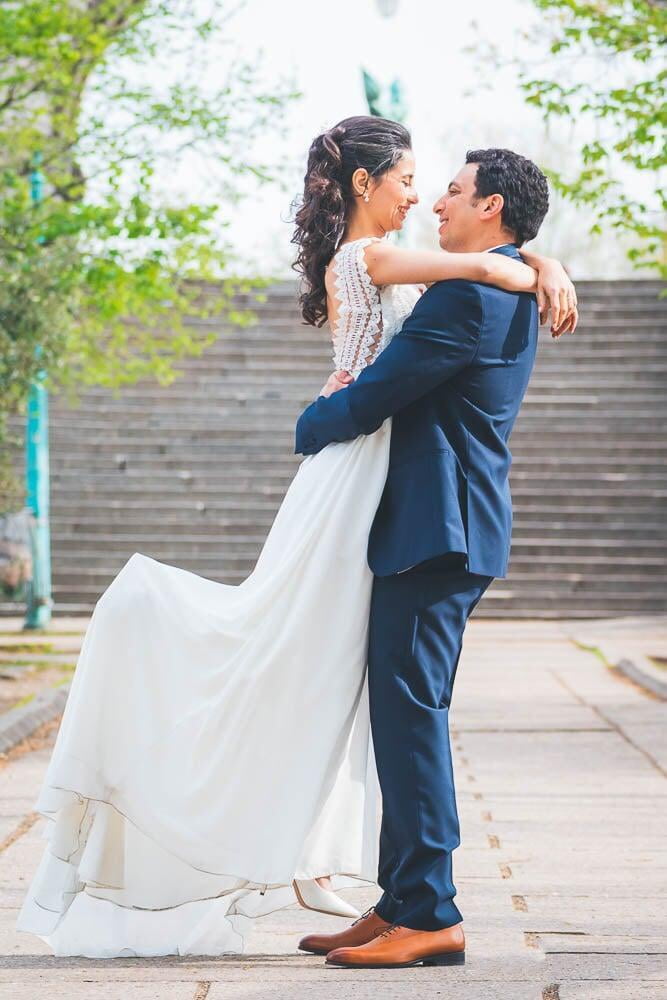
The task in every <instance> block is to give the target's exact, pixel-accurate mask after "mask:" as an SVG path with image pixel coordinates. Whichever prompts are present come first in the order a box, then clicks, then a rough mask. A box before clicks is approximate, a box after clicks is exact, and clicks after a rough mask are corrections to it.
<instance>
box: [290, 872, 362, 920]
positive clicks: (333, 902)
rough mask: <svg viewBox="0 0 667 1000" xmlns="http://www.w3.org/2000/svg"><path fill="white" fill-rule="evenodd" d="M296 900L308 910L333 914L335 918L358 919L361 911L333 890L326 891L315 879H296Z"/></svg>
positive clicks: (293, 883)
mask: <svg viewBox="0 0 667 1000" xmlns="http://www.w3.org/2000/svg"><path fill="white" fill-rule="evenodd" d="M292 886H293V888H294V892H295V893H296V898H297V899H298V900H299V903H300V904H301V906H303V907H305V908H306V909H307V910H318V911H319V912H320V913H331V914H332V915H333V916H334V917H358V916H359V915H360V914H359V910H356V909H355V908H354V906H350V904H349V903H346V902H345V900H344V899H341V898H340V896H337V895H336V893H335V892H333V891H332V890H331V889H324V888H322V886H321V885H320V883H319V882H316V881H315V879H314V878H308V879H300V878H295V879H294V881H293V882H292Z"/></svg>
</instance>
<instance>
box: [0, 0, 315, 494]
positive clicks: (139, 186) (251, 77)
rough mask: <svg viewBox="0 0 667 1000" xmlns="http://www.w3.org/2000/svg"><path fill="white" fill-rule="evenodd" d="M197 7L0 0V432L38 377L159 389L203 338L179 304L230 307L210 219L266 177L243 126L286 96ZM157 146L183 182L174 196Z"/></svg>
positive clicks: (276, 116) (273, 115)
mask: <svg viewBox="0 0 667 1000" xmlns="http://www.w3.org/2000/svg"><path fill="white" fill-rule="evenodd" d="M208 3H209V5H208V8H207V10H206V11H205V12H203V13H202V4H201V3H200V4H197V5H193V4H191V3H189V2H186V0H10V2H8V3H3V4H2V5H0V443H1V442H2V440H3V428H5V427H6V418H7V414H9V413H12V412H15V411H16V410H17V409H19V408H20V407H21V405H22V403H23V402H24V400H25V399H26V396H27V392H28V387H29V385H30V383H31V382H32V381H33V380H34V379H35V378H36V377H37V376H38V373H39V372H42V373H43V375H44V377H45V379H46V382H47V384H48V385H50V386H53V387H64V388H66V389H67V390H68V391H70V392H71V393H74V391H75V389H76V388H77V387H81V386H85V385H92V384H97V385H105V386H109V387H114V388H116V387H119V386H122V385H124V384H129V383H132V382H134V381H136V380H137V379H139V378H142V377H145V376H151V377H154V378H157V379H158V380H159V381H160V382H161V383H162V384H167V383H168V382H170V381H171V380H172V379H173V378H174V377H175V375H176V374H177V369H176V368H175V366H174V362H175V361H176V360H177V359H178V358H180V357H184V356H186V355H192V354H199V353H201V351H202V350H203V349H204V348H205V347H206V345H207V344H209V343H210V342H211V340H212V339H213V337H214V336H215V335H214V334H211V333H210V332H209V331H206V330H204V329H203V328H202V327H200V328H197V327H196V326H189V325H184V324H183V323H182V317H183V315H185V314H189V315H193V314H198V315H210V314H212V313H215V314H217V315H220V316H221V318H222V317H224V318H226V319H227V320H231V321H234V322H243V321H244V320H245V319H247V316H246V315H245V314H239V313H238V312H236V311H234V309H233V304H232V299H231V297H232V295H233V294H234V293H235V292H236V291H238V290H247V288H248V283H247V282H243V281H241V280H236V279H234V278H233V277H232V276H231V275H230V271H231V268H232V262H231V260H230V250H229V247H228V245H227V243H226V238H225V220H226V219H227V220H228V218H229V213H230V212H231V211H232V207H233V206H235V205H236V204H238V202H239V199H240V197H241V191H242V190H243V186H244V184H245V178H246V177H251V178H253V179H255V180H257V181H258V182H260V183H261V182H263V181H269V180H273V179H275V174H274V171H273V169H269V168H267V167H266V166H265V165H263V164H262V163H261V162H259V161H258V159H257V157H256V156H254V155H253V153H252V148H253V146H252V143H253V137H254V136H257V135H260V134H262V133H266V132H267V130H271V129H274V128H276V127H277V126H279V123H280V116H281V111H282V109H283V108H284V106H285V105H286V103H287V102H288V101H289V100H291V99H292V98H293V97H294V96H296V95H294V94H293V93H290V92H289V90H288V89H287V88H286V87H282V89H276V88H275V87H271V88H268V87H263V86H262V84H261V82H260V80H259V77H258V75H257V72H256V71H255V70H253V68H252V67H249V66H248V65H245V64H242V63H240V62H239V61H238V60H237V59H236V58H235V57H234V56H233V55H229V56H228V58H227V61H226V63H225V64H224V65H221V62H225V60H221V58H220V44H219V39H220V37H221V36H224V31H225V20H226V14H225V10H224V6H223V5H221V3H220V2H219V0H208ZM211 42H215V43H216V45H217V48H216V58H215V61H214V64H213V65H212V66H210V65H209V66H207V65H206V53H207V51H208V50H209V49H210V48H212V46H209V45H208V43H211ZM207 47H208V48H207ZM227 51H228V50H227ZM128 66H129V67H131V69H132V72H128ZM181 66H182V67H184V68H183V69H182V70H181V71H180V73H179V67H181ZM137 81H139V82H137ZM193 152H194V153H196V154H197V157H198V161H199V162H201V161H202V158H204V159H205V162H207V163H209V164H210V168H211V169H210V175H211V178H212V179H211V181H210V183H209V190H210V200H208V201H206V203H202V201H201V200H199V201H194V200H191V198H190V197H188V195H187V181H188V171H190V170H191V169H192V163H193V160H194V158H193V156H192V154H193ZM36 156H37V158H38V159H39V160H40V163H39V169H40V171H41V173H42V176H43V192H42V199H41V201H39V202H38V203H35V202H34V199H33V198H31V180H33V181H34V174H33V168H34V166H35V157H36ZM166 158H168V166H169V171H170V173H171V175H172V176H173V177H174V178H176V179H178V178H179V177H180V179H181V181H182V184H181V186H182V187H184V188H185V190H186V196H185V197H182V198H181V197H178V198H173V196H172V201H175V202H176V203H175V204H174V203H170V201H169V198H168V197H167V196H165V193H164V192H163V190H161V182H160V179H159V178H160V176H162V177H164V162H165V159H166ZM208 280H215V281H216V292H215V295H207V294H204V293H203V288H204V286H203V285H202V282H204V283H205V282H206V281H208ZM1 482H2V475H1V474H0V488H1Z"/></svg>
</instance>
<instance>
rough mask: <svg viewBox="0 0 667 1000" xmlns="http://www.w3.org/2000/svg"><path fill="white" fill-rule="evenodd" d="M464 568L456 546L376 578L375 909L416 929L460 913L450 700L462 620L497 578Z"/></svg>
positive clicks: (372, 676)
mask: <svg viewBox="0 0 667 1000" xmlns="http://www.w3.org/2000/svg"><path fill="white" fill-rule="evenodd" d="M464 565H465V564H464V557H462V556H460V555H458V554H451V553H450V554H447V555H444V556H439V557H437V558H435V559H429V560H428V561H426V562H423V563H420V564H419V565H417V566H414V567H412V568H411V569H409V570H407V571H405V572H403V573H397V574H394V575H392V576H386V577H375V579H374V583H373V595H372V602H371V616H370V635H369V656H368V682H369V695H370V714H371V726H372V733H373V746H374V750H375V758H376V763H377V769H378V776H379V780H380V788H381V791H382V827H381V832H380V864H379V873H378V882H379V884H380V887H381V888H382V889H383V890H384V892H383V895H382V897H381V898H380V900H379V902H378V903H377V905H376V912H377V913H378V915H379V916H380V917H382V918H383V919H384V920H387V921H389V922H390V923H397V924H402V925H403V926H404V927H412V928H415V929H418V930H438V929H440V928H442V927H451V926H452V925H453V924H457V923H459V921H460V920H461V914H460V912H459V910H458V909H457V907H456V905H455V903H454V895H455V894H456V889H455V887H454V882H453V879H452V851H453V850H454V848H455V847H457V846H458V844H459V839H460V838H459V821H458V815H457V811H456V798H455V791H454V776H453V771H452V758H451V748H450V743H449V706H450V700H451V696H452V687H453V685H454V677H455V675H456V668H457V666H458V662H459V656H460V653H461V644H462V640H463V631H464V629H465V626H466V622H467V620H468V617H469V615H470V613H471V612H472V610H473V608H474V607H475V605H476V604H477V602H478V601H479V600H480V598H481V597H482V595H483V593H484V591H485V590H486V588H487V587H488V586H489V584H490V583H491V580H492V579H493V578H492V577H489V576H479V575H477V574H474V573H469V572H468V571H467V570H466V569H465V568H464Z"/></svg>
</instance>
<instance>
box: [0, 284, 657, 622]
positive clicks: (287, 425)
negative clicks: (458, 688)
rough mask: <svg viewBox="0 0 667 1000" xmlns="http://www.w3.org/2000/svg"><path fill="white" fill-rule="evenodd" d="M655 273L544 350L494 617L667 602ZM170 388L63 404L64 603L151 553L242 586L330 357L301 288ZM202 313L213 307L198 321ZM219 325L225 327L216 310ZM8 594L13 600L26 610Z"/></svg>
mask: <svg viewBox="0 0 667 1000" xmlns="http://www.w3.org/2000/svg"><path fill="white" fill-rule="evenodd" d="M659 291H660V285H659V284H658V283H657V282H654V281H614V282H604V281H591V282H583V281H582V282H579V284H578V293H579V298H580V301H581V304H582V305H581V326H580V328H579V330H578V331H577V333H576V335H575V336H574V337H566V338H564V339H562V340H561V341H560V342H552V341H551V338H550V336H549V334H548V332H543V333H542V335H541V341H542V342H541V344H540V350H539V351H538V361H537V364H536V368H535V372H534V374H533V378H532V381H531V383H530V387H529V389H528V393H527V397H526V400H525V402H524V406H523V409H522V412H521V416H520V418H519V421H518V423H517V426H516V428H515V432H514V435H513V438H512V449H513V453H514V464H513V469H512V477H511V481H512V493H513V497H514V510H515V526H514V544H513V549H512V560H511V569H510V576H509V577H508V579H506V580H498V581H496V582H495V583H494V584H493V586H492V587H491V589H490V590H489V592H488V594H487V596H486V597H485V600H484V601H483V602H482V604H481V605H480V607H479V609H478V612H477V613H478V615H479V616H480V617H481V616H485V617H498V618H501V617H522V618H525V617H535V618H563V617H565V618H597V617H611V616H619V615H636V614H642V613H656V612H660V611H664V610H665V609H666V607H667V596H666V582H667V581H666V576H667V574H666V572H665V565H666V559H665V557H666V555H667V534H666V532H665V518H664V514H665V509H666V507H667V472H666V471H665V462H664V460H665V457H666V455H667V442H666V439H665V436H664V435H665V430H666V427H667V396H666V393H665V381H666V374H667V335H666V334H667V331H666V329H665V319H666V317H667V300H665V299H663V300H660V299H659V298H658V296H659ZM254 308H255V311H256V313H257V323H256V325H255V326H253V327H251V328H249V329H241V330H239V329H234V328H228V329H225V330H223V331H222V332H221V334H220V337H219V338H218V340H217V342H216V343H215V345H214V346H212V347H211V348H209V349H208V350H207V351H206V353H205V354H204V355H203V356H202V357H200V358H193V359H189V360H187V361H185V362H182V364H181V367H182V368H183V370H184V372H185V374H184V375H183V377H182V378H180V379H178V380H177V381H176V382H175V383H174V384H173V385H172V386H170V387H169V388H160V387H158V386H156V385H154V384H146V383H144V384H142V385H140V386H136V387H133V388H131V389H126V390H124V391H123V394H122V397H121V398H119V399H114V398H113V397H112V395H111V393H110V392H108V391H106V390H103V389H94V390H91V391H89V392H87V393H86V394H85V396H84V397H83V400H82V405H81V406H80V408H78V409H68V408H67V406H66V405H65V404H64V402H62V401H60V400H58V399H56V398H52V400H51V474H52V501H51V502H52V558H53V575H54V600H55V610H56V612H57V613H58V612H59V613H68V614H69V613H76V612H85V611H90V610H91V609H92V607H93V605H94V603H95V601H96V600H97V598H98V597H99V595H100V594H101V593H102V591H103V590H104V589H105V587H106V586H107V585H108V584H109V582H110V581H111V579H112V578H113V576H114V575H115V574H116V573H117V572H118V570H119V569H120V568H121V567H122V566H123V564H124V563H125V561H126V560H127V559H128V558H129V556H131V555H132V553H133V552H135V551H139V552H142V553H145V554H146V555H150V556H153V557H154V558H156V559H160V560H162V561H164V562H168V563H173V564H175V565H178V566H181V567H183V568H184V569H188V570H191V571H193V572H195V573H199V574H201V575H203V576H206V577H210V578H212V579H215V580H219V581H223V582H226V583H238V582H239V581H240V580H242V579H244V577H245V576H247V574H248V573H249V572H250V571H251V569H252V567H253V565H254V562H255V560H256V558H257V555H258V552H259V550H260V547H261V545H262V543H263V540H264V538H265V536H266V534H267V532H268V530H269V526H270V524H271V522H272V519H273V516H274V514H275V511H276V509H277V507H278V505H279V503H280V500H281V498H282V496H283V494H284V492H285V490H286V489H287V486H288V484H289V482H290V480H291V478H292V476H293V474H294V471H295V468H296V465H297V462H298V461H299V459H298V458H297V457H296V456H294V455H293V454H292V449H293V427H294V421H295V417H296V416H297V414H298V413H299V412H300V411H301V409H302V408H303V406H304V405H306V404H307V403H308V402H310V400H311V399H312V398H313V397H314V396H315V395H316V394H317V391H318V390H319V388H320V386H321V385H322V383H323V382H324V380H325V378H326V375H327V373H328V371H329V368H330V363H329V357H330V348H329V343H328V340H327V334H326V332H325V331H323V330H313V329H311V328H308V327H304V326H302V325H301V324H300V318H299V316H298V312H297V309H296V291H295V286H294V284H292V283H290V282H285V283H283V284H279V285H276V286H274V287H273V288H272V289H271V290H270V292H269V294H268V297H267V301H266V303H263V304H261V305H259V306H255V307H254ZM194 322H201V321H194ZM206 325H210V326H211V328H214V329H215V328H217V327H218V326H219V324H215V323H213V322H210V321H209V323H208V324H206ZM16 611H17V608H16V605H8V604H5V605H0V613H5V614H6V613H9V612H13V613H14V614H15V613H16Z"/></svg>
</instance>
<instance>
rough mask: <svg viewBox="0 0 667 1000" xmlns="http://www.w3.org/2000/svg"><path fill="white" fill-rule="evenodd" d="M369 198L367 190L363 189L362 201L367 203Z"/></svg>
mask: <svg viewBox="0 0 667 1000" xmlns="http://www.w3.org/2000/svg"><path fill="white" fill-rule="evenodd" d="M370 200H371V199H370V198H369V196H368V191H364V201H365V202H366V203H368V202H369V201H370Z"/></svg>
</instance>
